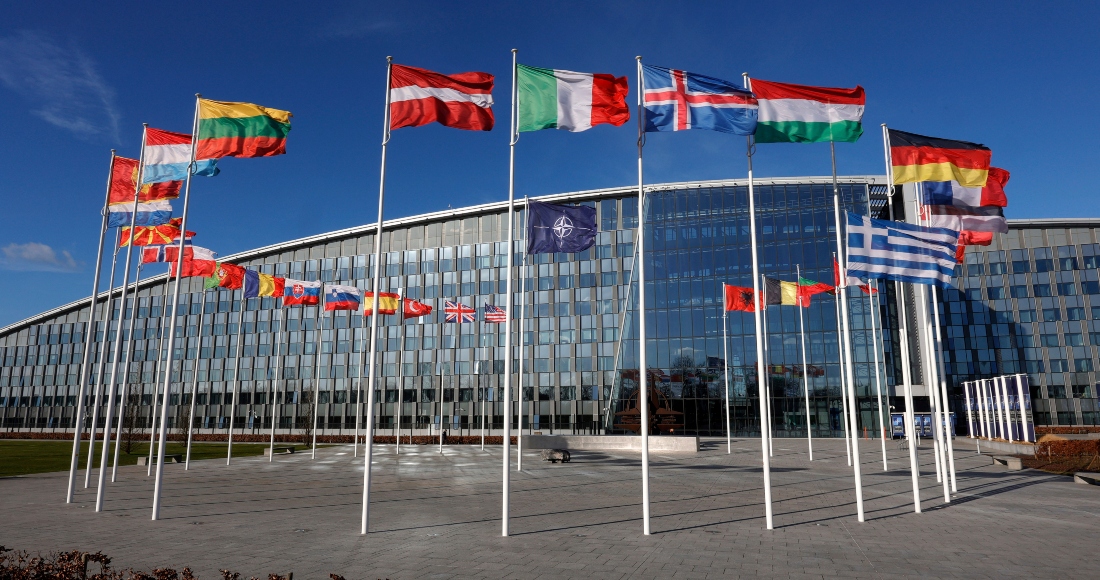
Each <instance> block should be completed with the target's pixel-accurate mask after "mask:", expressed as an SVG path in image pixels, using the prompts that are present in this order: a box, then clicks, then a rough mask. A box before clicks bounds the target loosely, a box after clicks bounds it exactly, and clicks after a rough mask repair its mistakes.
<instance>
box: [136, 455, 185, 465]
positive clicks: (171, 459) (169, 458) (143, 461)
mask: <svg viewBox="0 0 1100 580" xmlns="http://www.w3.org/2000/svg"><path fill="white" fill-rule="evenodd" d="M148 461H149V458H148V457H138V460H137V464H138V465H148V464H149V463H148ZM164 462H165V463H183V454H182V453H180V454H176V455H165V456H164ZM156 463H157V458H156V457H154V458H153V464H154V465H156Z"/></svg>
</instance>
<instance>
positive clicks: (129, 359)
mask: <svg viewBox="0 0 1100 580" xmlns="http://www.w3.org/2000/svg"><path fill="white" fill-rule="evenodd" d="M141 270H142V264H141V260H140V259H139V260H138V266H137V274H136V276H135V278H136V279H135V280H134V308H133V310H132V311H131V316H130V330H129V334H127V339H126V342H127V344H126V361H125V363H124V364H123V367H122V368H123V369H124V372H125V373H126V374H125V379H124V381H125V382H124V383H123V385H124V387H123V390H122V398H121V400H120V401H119V404H118V408H119V410H118V423H117V424H116V426H115V460H114V463H112V464H111V483H114V482H115V478H116V477H117V476H118V452H119V450H118V447H119V444H120V443H121V441H122V419H123V417H125V415H126V406H127V405H126V403H127V399H129V397H130V365H131V364H132V363H133V358H134V327H135V326H136V323H137V300H138V297H137V291H138V287H139V286H140V284H139V283H140V282H141Z"/></svg>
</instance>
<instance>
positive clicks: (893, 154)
mask: <svg viewBox="0 0 1100 580" xmlns="http://www.w3.org/2000/svg"><path fill="white" fill-rule="evenodd" d="M889 134H890V163H891V165H892V166H893V172H894V184H895V185H898V184H902V183H915V182H919V181H957V182H959V185H961V186H963V187H985V180H986V177H987V176H988V175H989V161H990V158H991V157H992V155H993V154H992V152H991V151H990V150H989V148H988V147H986V146H985V145H981V144H979V143H969V142H967V141H953V140H951V139H939V138H937V137H926V136H924V135H917V134H916V133H906V132H904V131H895V130H893V129H890V130H889Z"/></svg>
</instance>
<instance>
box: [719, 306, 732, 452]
mask: <svg viewBox="0 0 1100 580" xmlns="http://www.w3.org/2000/svg"><path fill="white" fill-rule="evenodd" d="M722 294H723V296H724V295H725V285H723V286H722ZM728 318H729V312H726V308H725V305H723V306H722V356H723V357H724V358H723V360H722V375H724V377H725V379H726V390H725V396H724V397H722V398H723V400H724V401H725V404H726V454H727V455H729V454H732V453H733V438H732V437H731V436H730V369H729V364H730V363H729V361H730V349H729V342H730V337H729V331H728V330H727V328H726V327H727V326H728V325H729V324H728V322H727V319H728Z"/></svg>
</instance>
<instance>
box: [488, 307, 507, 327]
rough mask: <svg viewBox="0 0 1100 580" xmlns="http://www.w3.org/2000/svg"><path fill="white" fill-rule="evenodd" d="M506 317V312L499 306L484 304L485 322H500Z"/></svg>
mask: <svg viewBox="0 0 1100 580" xmlns="http://www.w3.org/2000/svg"><path fill="white" fill-rule="evenodd" d="M507 318H508V313H507V312H505V311H504V309H503V308H501V307H499V306H493V305H492V304H486V305H485V322H493V323H497V324H499V323H501V322H504V321H505V320H506V319H507Z"/></svg>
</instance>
